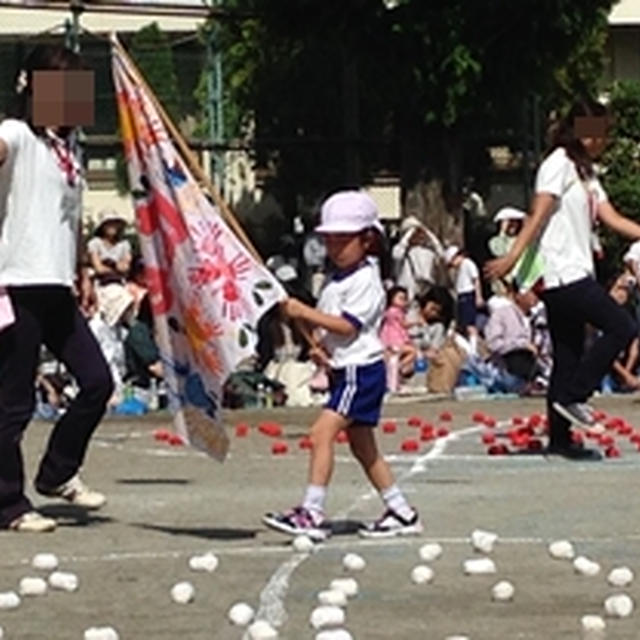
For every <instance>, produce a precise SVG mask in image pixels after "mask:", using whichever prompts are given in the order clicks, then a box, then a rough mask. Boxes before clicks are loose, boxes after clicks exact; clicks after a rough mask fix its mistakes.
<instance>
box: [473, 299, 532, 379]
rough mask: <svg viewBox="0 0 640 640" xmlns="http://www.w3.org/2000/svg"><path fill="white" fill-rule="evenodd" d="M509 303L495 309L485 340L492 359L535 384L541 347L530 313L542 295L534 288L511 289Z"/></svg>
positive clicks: (486, 330)
mask: <svg viewBox="0 0 640 640" xmlns="http://www.w3.org/2000/svg"><path fill="white" fill-rule="evenodd" d="M506 299H507V300H508V302H509V304H503V305H500V306H498V308H494V310H493V312H492V313H491V315H490V316H489V320H488V322H487V324H486V326H485V341H486V345H487V347H488V349H489V352H490V354H491V358H492V359H493V360H494V361H495V362H497V363H501V364H502V365H503V366H504V368H505V369H506V371H507V372H508V373H509V374H511V375H513V376H515V377H516V378H518V380H520V381H522V383H523V384H526V383H531V382H533V380H534V379H535V377H536V376H537V375H538V372H539V367H538V364H537V349H536V347H535V346H534V344H533V341H532V332H531V325H530V323H529V318H528V314H529V312H530V311H531V309H532V308H533V307H534V305H535V304H536V303H537V302H538V298H537V296H536V294H535V293H534V292H533V291H518V290H517V289H515V288H512V289H511V292H510V294H509V295H508V296H507V297H506Z"/></svg>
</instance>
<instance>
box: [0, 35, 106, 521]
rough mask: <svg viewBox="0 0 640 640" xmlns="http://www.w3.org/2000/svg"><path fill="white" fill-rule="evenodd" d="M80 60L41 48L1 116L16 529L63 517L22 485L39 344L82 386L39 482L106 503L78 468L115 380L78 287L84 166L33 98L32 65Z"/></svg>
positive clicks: (6, 418)
mask: <svg viewBox="0 0 640 640" xmlns="http://www.w3.org/2000/svg"><path fill="white" fill-rule="evenodd" d="M79 67H80V61H79V58H78V57H77V55H76V54H73V53H71V52H70V51H67V50H65V49H58V48H50V47H42V46H39V47H36V49H34V51H33V52H32V53H31V55H30V56H29V58H28V59H27V61H26V64H25V70H24V72H22V73H21V74H20V76H21V81H20V83H19V84H18V85H17V95H16V101H15V105H14V108H13V111H14V113H13V114H12V116H13V117H12V118H9V119H7V120H4V121H3V122H1V123H0V285H1V286H2V291H3V292H4V294H5V296H8V300H9V301H10V303H11V306H12V308H13V312H14V316H15V318H14V321H13V322H12V323H10V324H8V325H7V326H5V327H4V328H3V329H1V330H0V528H9V529H13V530H16V531H33V532H40V531H50V530H52V529H54V528H55V526H56V521H55V520H54V519H52V518H47V517H44V516H42V515H41V514H39V513H38V512H37V511H35V510H34V509H33V506H32V504H31V502H30V500H29V499H28V498H27V497H26V496H25V494H24V467H23V459H22V453H21V450H20V442H21V440H22V434H23V431H24V430H25V428H26V426H27V424H28V423H29V421H30V420H31V417H32V414H33V409H34V379H35V373H36V369H37V366H38V356H39V353H40V347H41V344H44V345H46V347H47V348H48V350H49V351H50V352H52V353H53V354H54V355H55V357H56V358H57V359H58V360H60V361H61V362H62V363H64V365H65V366H66V368H67V369H68V371H70V373H71V374H72V375H73V376H74V378H75V379H76V381H77V383H78V385H79V388H80V390H79V393H78V395H77V396H76V398H75V399H74V401H73V402H72V404H71V405H70V407H69V409H68V410H67V411H66V413H65V414H64V415H63V416H62V417H61V418H60V419H59V420H58V422H57V423H56V425H55V427H54V429H53V432H52V434H51V437H50V438H49V442H48V445H47V448H46V451H45V453H44V456H43V458H42V461H41V463H40V467H39V470H38V473H37V475H36V479H35V486H36V490H37V491H38V492H39V493H41V494H44V495H47V496H55V497H59V498H63V499H66V500H67V501H69V502H71V503H73V504H75V505H77V506H80V507H84V508H98V507H100V506H102V504H104V502H105V498H104V496H103V495H102V494H100V493H98V492H96V491H91V490H90V489H88V488H87V487H86V485H84V483H83V482H82V481H81V480H80V478H79V476H78V469H79V468H80V466H81V465H82V462H83V459H84V455H85V452H86V449H87V445H88V442H89V439H90V437H91V434H92V433H93V431H94V429H95V427H96V426H97V425H98V422H99V421H100V419H101V418H102V415H103V413H104V410H105V407H106V403H107V400H108V399H109V397H110V396H111V392H112V388H113V387H112V380H111V375H110V373H109V369H108V367H107V365H106V363H105V360H104V357H103V356H102V353H101V351H100V347H99V346H98V344H97V342H96V340H95V338H94V337H93V334H92V333H91V331H90V330H89V328H88V327H87V323H86V320H85V318H84V316H83V314H82V313H81V312H80V310H79V308H78V303H77V301H76V297H75V295H74V292H73V286H74V281H75V280H76V274H77V273H78V271H77V262H78V260H77V256H78V246H77V243H78V238H79V226H80V217H81V211H82V207H81V192H82V180H83V179H82V171H81V166H80V163H79V161H78V156H77V153H76V149H75V148H74V143H73V140H74V135H73V131H72V130H71V129H69V128H66V127H60V126H58V127H52V128H45V127H41V126H35V125H34V124H33V121H32V106H31V105H32V102H33V76H34V71H36V70H38V71H39V70H60V71H64V70H68V69H77V68H79ZM78 284H79V287H78V288H79V290H80V291H83V292H84V291H89V288H88V287H84V286H82V284H81V283H78ZM5 299H6V298H5ZM82 302H87V301H86V300H82Z"/></svg>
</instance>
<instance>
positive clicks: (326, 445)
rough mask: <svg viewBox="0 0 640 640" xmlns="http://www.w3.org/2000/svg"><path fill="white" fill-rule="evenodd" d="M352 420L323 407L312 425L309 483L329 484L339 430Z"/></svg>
mask: <svg viewBox="0 0 640 640" xmlns="http://www.w3.org/2000/svg"><path fill="white" fill-rule="evenodd" d="M350 422H351V421H350V420H349V419H348V418H345V417H344V416H341V415H340V414H339V413H336V412H335V411H332V410H331V409H323V410H322V412H321V413H320V415H319V416H318V417H317V419H316V421H315V422H314V423H313V425H312V426H311V432H310V434H309V435H310V438H311V444H312V447H311V457H310V459H309V484H313V485H320V486H327V485H328V484H329V480H331V474H332V473H333V462H334V455H333V448H334V443H335V439H336V436H337V435H338V432H339V431H340V430H342V429H345V428H346V427H347V426H348V425H349V423H350Z"/></svg>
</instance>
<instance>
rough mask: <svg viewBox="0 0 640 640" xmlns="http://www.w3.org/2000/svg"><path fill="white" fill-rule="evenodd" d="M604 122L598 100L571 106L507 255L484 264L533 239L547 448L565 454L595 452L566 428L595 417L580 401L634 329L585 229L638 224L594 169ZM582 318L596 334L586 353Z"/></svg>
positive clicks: (493, 268) (489, 268) (633, 228)
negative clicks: (601, 277)
mask: <svg viewBox="0 0 640 640" xmlns="http://www.w3.org/2000/svg"><path fill="white" fill-rule="evenodd" d="M607 126H608V123H607V117H606V108H605V107H604V106H603V105H601V104H599V103H597V102H594V101H588V102H580V103H577V104H576V105H574V106H573V108H572V109H571V111H570V112H569V113H568V115H567V116H566V117H565V118H564V119H563V120H562V121H561V122H560V123H559V124H558V126H557V127H556V128H555V131H554V134H553V143H552V150H551V152H550V153H549V155H547V157H546V158H545V159H544V161H543V162H542V164H541V165H540V167H539V169H538V173H537V177H536V187H535V193H536V195H535V199H534V201H533V203H532V206H531V214H530V216H529V217H528V219H527V221H526V223H525V225H524V227H523V229H522V231H521V232H520V234H519V235H518V237H517V239H516V241H515V242H514V244H513V246H512V247H511V250H510V251H509V252H508V253H507V254H506V256H504V257H502V258H498V259H496V260H493V261H491V262H489V263H488V264H487V265H486V267H485V273H486V274H487V276H489V277H493V278H496V277H502V276H504V275H506V274H507V273H508V272H509V271H510V270H511V269H512V268H513V266H514V265H515V263H516V261H517V259H518V258H519V257H520V255H521V254H522V252H523V251H524V249H525V248H526V247H527V246H528V245H530V244H533V243H536V242H537V246H538V249H539V252H540V254H541V256H542V258H543V261H544V291H543V293H542V299H543V301H544V303H545V306H546V308H547V314H548V322H549V330H550V333H551V341H552V345H553V354H554V362H553V370H552V373H551V380H550V383H549V390H548V395H547V410H548V417H549V427H550V433H549V451H550V452H552V453H558V454H560V455H563V456H565V457H568V458H571V459H583V460H595V459H600V455H599V454H597V453H596V452H595V451H591V450H589V449H585V448H582V447H580V446H578V445H575V444H573V442H572V438H571V431H570V427H571V425H572V424H575V425H579V426H585V427H590V426H593V425H594V424H595V423H596V418H597V414H596V413H595V412H594V411H593V410H592V409H591V407H589V405H587V404H586V401H587V399H588V398H589V397H590V396H591V394H592V393H593V391H594V390H595V389H596V388H597V387H598V385H599V384H600V382H601V380H602V378H603V376H604V375H605V373H606V372H607V371H608V370H609V368H610V366H611V364H612V362H613V360H614V359H615V357H616V356H617V354H618V353H620V351H622V350H624V349H625V347H626V346H627V345H628V344H629V342H630V341H631V340H632V338H633V337H634V336H635V335H636V333H637V329H636V326H635V324H634V322H633V321H632V319H631V317H630V316H629V314H628V313H626V312H625V311H624V310H623V309H622V308H621V307H620V306H619V305H617V304H616V303H615V301H614V300H613V299H612V298H611V296H609V295H608V293H607V292H606V291H605V289H604V288H603V287H601V286H600V285H599V284H598V283H597V282H596V280H595V277H594V263H593V252H592V247H591V233H592V230H593V227H594V224H595V222H596V221H597V220H600V221H601V222H602V223H604V224H605V225H606V226H608V227H610V228H611V229H613V230H614V231H617V232H618V233H621V234H623V235H626V236H628V237H630V238H634V239H640V225H638V224H636V223H635V222H632V221H631V220H629V219H628V218H625V217H623V216H622V215H620V214H619V213H618V212H617V211H616V209H615V208H614V207H613V205H612V204H611V203H610V202H609V200H608V199H607V194H606V193H605V191H604V189H603V188H602V185H601V184H600V181H599V180H598V178H597V176H596V172H595V169H594V165H593V161H594V159H595V158H597V157H598V156H599V155H600V153H601V152H602V150H603V149H604V147H605V145H606V137H607ZM587 323H588V324H590V325H592V326H595V327H596V328H598V329H599V330H600V332H601V335H600V337H599V338H598V339H597V340H596V341H595V342H594V344H593V346H592V347H591V348H590V349H589V350H588V351H586V352H585V350H584V338H585V326H586V324H587Z"/></svg>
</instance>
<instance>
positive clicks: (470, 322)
mask: <svg viewBox="0 0 640 640" xmlns="http://www.w3.org/2000/svg"><path fill="white" fill-rule="evenodd" d="M445 261H446V264H447V266H448V267H449V268H451V269H453V270H455V274H456V275H455V290H456V322H457V328H458V331H459V332H460V333H461V334H462V335H463V336H465V337H467V338H468V339H469V343H470V346H471V351H472V353H476V352H477V347H478V329H477V328H476V317H477V314H478V308H479V307H482V306H484V299H483V297H482V284H481V282H480V272H479V270H478V267H477V266H476V263H475V262H474V261H473V260H472V259H471V258H469V257H468V256H466V255H465V253H464V252H463V251H462V250H461V249H460V248H459V247H457V246H455V245H452V246H450V247H447V249H446V250H445Z"/></svg>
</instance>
